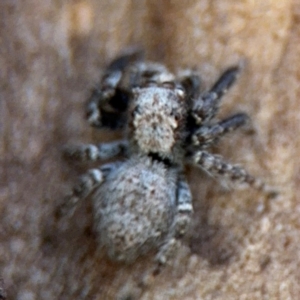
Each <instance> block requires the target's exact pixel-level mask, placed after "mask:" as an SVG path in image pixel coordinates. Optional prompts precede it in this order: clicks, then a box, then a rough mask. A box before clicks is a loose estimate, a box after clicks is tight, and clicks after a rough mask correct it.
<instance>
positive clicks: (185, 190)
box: [154, 178, 193, 274]
mask: <svg viewBox="0 0 300 300" xmlns="http://www.w3.org/2000/svg"><path fill="white" fill-rule="evenodd" d="M192 212H193V206H192V195H191V192H190V189H189V186H188V184H187V182H186V180H185V179H183V178H181V179H180V181H179V182H178V188H177V201H176V214H175V217H174V221H173V224H172V230H171V233H170V235H169V238H168V239H167V241H166V243H165V244H164V245H162V247H161V249H160V251H159V252H158V254H157V255H156V258H155V261H156V262H157V268H156V269H155V271H154V273H155V274H158V273H159V272H160V270H161V268H162V267H163V266H164V265H165V264H166V263H167V262H168V261H169V259H170V258H171V257H172V256H173V254H174V252H175V251H176V249H177V248H178V246H179V245H180V239H181V238H182V237H183V236H184V235H185V233H186V231H187V229H188V226H189V223H190V220H191V214H192Z"/></svg>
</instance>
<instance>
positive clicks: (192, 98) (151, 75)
mask: <svg viewBox="0 0 300 300" xmlns="http://www.w3.org/2000/svg"><path fill="white" fill-rule="evenodd" d="M238 70H239V69H238V68H236V67H233V68H229V69H227V70H226V71H225V72H224V73H223V74H222V75H221V76H220V78H219V79H218V80H217V82H216V83H215V84H214V85H213V87H212V88H211V89H210V90H209V91H207V92H202V91H201V90H200V79H199V76H198V74H197V73H196V72H195V71H190V70H185V71H180V72H178V74H177V75H176V74H173V73H171V72H170V71H168V69H167V68H166V67H165V66H163V65H161V64H157V63H147V62H143V61H141V60H140V59H139V58H138V55H136V53H135V52H133V53H129V54H125V55H123V56H120V57H119V58H117V59H116V60H114V61H113V62H112V63H111V64H110V65H109V66H108V68H107V71H106V73H105V74H104V76H103V77H102V79H101V82H100V85H99V87H98V88H97V89H95V90H94V91H93V93H92V96H91V98H90V99H89V103H88V106H87V119H88V121H89V123H90V124H91V125H92V126H94V127H109V128H111V129H116V128H119V129H122V130H123V131H124V139H123V140H119V141H115V142H112V143H102V144H99V145H81V146H75V147H74V146H73V147H68V148H67V149H66V152H65V154H66V156H67V157H68V158H69V159H79V160H82V161H97V160H104V159H110V158H113V157H115V156H117V155H123V156H124V157H125V160H123V161H116V162H114V163H110V164H104V165H103V166H101V167H99V168H97V169H91V170H89V172H88V173H87V174H86V175H84V176H82V177H81V179H80V183H79V184H78V185H77V186H75V187H74V189H73V192H72V193H71V194H70V195H69V196H68V199H67V201H66V202H65V204H64V205H63V206H62V207H61V209H60V211H61V212H63V211H66V210H70V211H71V209H72V208H73V207H74V206H75V204H76V203H77V202H78V201H79V200H81V199H84V198H85V197H86V196H87V195H89V194H92V197H91V200H92V202H93V208H94V227H95V231H96V232H97V234H98V237H99V243H100V245H101V246H103V247H104V248H106V251H107V253H108V255H109V256H110V258H112V259H114V260H118V261H124V262H132V261H134V260H135V259H136V258H137V257H138V256H140V255H143V254H145V253H147V252H149V251H156V252H157V255H156V262H157V263H158V264H159V265H163V264H164V263H165V262H166V261H167V260H168V259H169V258H170V256H171V255H172V253H173V251H174V250H175V249H176V246H177V245H178V243H179V242H180V239H181V237H182V236H183V235H184V234H185V232H186V231H187V228H188V224H189V221H190V217H191V213H192V211H193V206H192V197H191V193H190V190H189V186H188V183H187V181H186V178H185V174H184V169H185V168H184V166H185V165H186V164H194V165H197V166H199V167H201V168H202V169H204V170H205V171H207V172H209V173H210V174H212V175H214V176H219V177H222V178H225V179H226V180H228V181H230V182H233V183H244V184H248V185H249V186H252V187H255V188H257V189H260V190H266V186H265V185H264V184H263V183H262V182H261V181H260V180H258V179H256V178H255V177H253V176H251V175H249V174H248V173H247V172H246V171H245V170H244V169H243V168H241V167H240V166H236V165H232V164H230V163H227V162H226V161H225V160H224V159H223V158H222V157H220V156H218V155H215V154H212V153H210V152H208V151H207V149H208V148H209V147H210V146H211V145H212V144H214V143H215V142H216V141H217V140H218V139H219V138H220V137H222V136H223V135H224V134H226V133H228V132H230V131H232V130H235V129H237V128H239V127H241V126H242V125H244V124H245V123H246V122H247V120H248V117H247V115H246V114H244V113H238V114H234V115H232V116H230V117H228V118H226V119H225V120H222V121H216V120H215V117H216V115H217V113H218V110H219V105H220V100H221V98H222V96H223V95H224V93H225V92H226V91H227V90H228V89H229V88H230V86H231V85H232V84H233V83H234V81H235V80H236V77H237V74H238Z"/></svg>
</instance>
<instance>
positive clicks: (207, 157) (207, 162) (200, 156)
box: [191, 150, 277, 197]
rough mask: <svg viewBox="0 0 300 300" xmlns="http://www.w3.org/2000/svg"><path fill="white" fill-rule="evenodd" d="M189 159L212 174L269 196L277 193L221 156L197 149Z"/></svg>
mask: <svg viewBox="0 0 300 300" xmlns="http://www.w3.org/2000/svg"><path fill="white" fill-rule="evenodd" d="M191 160H192V162H193V163H194V164H196V165H198V166H199V167H201V168H202V169H203V170H205V171H207V172H208V173H209V174H212V175H213V176H216V177H219V178H225V179H226V180H228V181H230V182H232V183H234V184H238V185H243V184H246V185H247V186H250V187H252V188H254V189H256V190H259V191H262V192H264V193H266V194H267V195H268V196H270V197H273V196H275V195H276V194H277V191H275V190H274V189H273V188H272V187H270V186H268V185H266V184H265V183H264V182H263V181H262V180H260V179H259V178H255V177H254V176H252V175H250V174H249V173H248V172H247V171H246V170H245V169H244V168H242V167H240V166H237V165H232V164H230V163H227V162H226V161H225V160H224V159H223V158H222V157H221V156H218V155H214V154H211V153H209V152H206V151H202V150H199V151H196V152H195V153H194V154H192V155H191Z"/></svg>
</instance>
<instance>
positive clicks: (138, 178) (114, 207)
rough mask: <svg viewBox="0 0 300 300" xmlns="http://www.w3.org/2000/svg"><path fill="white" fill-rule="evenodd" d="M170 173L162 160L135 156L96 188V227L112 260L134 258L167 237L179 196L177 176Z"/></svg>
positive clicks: (153, 247)
mask: <svg viewBox="0 0 300 300" xmlns="http://www.w3.org/2000/svg"><path fill="white" fill-rule="evenodd" d="M168 173H170V171H169V170H167V169H166V168H165V167H164V165H163V164H162V163H158V162H154V161H152V159H150V158H148V157H135V158H133V159H131V160H129V161H128V162H126V163H124V164H123V165H121V166H120V167H119V168H117V169H116V170H115V171H113V172H112V173H111V174H110V176H109V177H108V178H107V180H106V182H105V183H104V184H103V185H101V186H100V187H99V188H98V189H97V190H96V192H95V194H94V196H93V205H94V212H95V229H96V232H97V233H98V234H99V239H100V244H101V245H102V246H104V247H105V248H106V249H107V251H108V255H109V256H110V257H111V258H112V259H113V260H117V261H125V262H130V261H133V260H134V259H135V258H136V257H138V256H140V255H141V254H145V253H146V252H148V251H150V250H156V249H158V248H159V246H160V245H161V244H162V243H163V242H164V240H165V239H166V235H167V233H168V232H169V228H170V226H171V224H172V221H173V217H174V215H173V212H174V207H175V196H176V195H175V194H176V193H175V191H176V189H175V178H174V177H175V176H172V175H171V176H169V174H168ZM167 175H168V176H167ZM170 187H171V188H170Z"/></svg>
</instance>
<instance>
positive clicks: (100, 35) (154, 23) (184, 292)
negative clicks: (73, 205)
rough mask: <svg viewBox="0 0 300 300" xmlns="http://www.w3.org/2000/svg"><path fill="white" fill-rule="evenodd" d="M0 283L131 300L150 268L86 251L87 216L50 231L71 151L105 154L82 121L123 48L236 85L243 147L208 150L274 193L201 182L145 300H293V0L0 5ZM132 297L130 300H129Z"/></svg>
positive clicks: (6, 1)
mask: <svg viewBox="0 0 300 300" xmlns="http://www.w3.org/2000/svg"><path fill="white" fill-rule="evenodd" d="M0 22H1V27H0V43H1V44H0V53H1V55H0V76H1V80H0V100H1V102H0V136H1V141H0V157H1V173H0V176H1V177H0V217H1V227H0V275H1V276H2V277H3V279H4V282H5V288H6V290H7V294H8V298H9V299H22V300H31V299H116V298H117V299H122V300H125V299H127V300H129V299H134V296H136V295H137V291H136V289H135V288H134V283H135V282H136V280H137V278H139V277H140V275H141V274H143V273H144V272H145V271H146V270H148V269H149V268H150V267H151V257H149V258H145V259H141V261H138V262H136V263H135V264H134V265H133V266H130V267H125V266H120V265H117V264H112V263H110V262H108V261H107V260H105V259H104V258H103V257H102V255H101V254H99V253H98V252H97V245H96V243H95V239H94V235H93V233H92V232H91V229H90V228H91V222H92V221H91V211H90V206H89V204H88V203H86V204H83V205H81V206H80V208H78V211H77V213H76V214H75V216H74V217H73V218H72V219H65V220H63V221H61V222H60V223H59V224H57V223H55V222H54V219H53V214H52V211H53V209H54V208H55V206H56V205H58V204H59V203H61V201H62V198H63V195H64V194H66V192H67V191H68V190H69V188H70V186H71V185H72V183H74V181H75V178H76V176H77V175H78V174H80V173H81V172H83V171H84V169H85V168H83V167H81V166H70V165H68V164H67V163H65V162H64V161H63V160H62V159H61V147H62V146H63V145H65V144H67V143H70V142H88V141H90V142H98V141H108V140H111V139H113V138H115V137H116V136H117V135H118V134H111V133H109V132H106V131H99V132H96V131H94V130H92V129H90V128H89V127H88V126H87V123H86V122H85V120H84V112H83V104H84V103H85V99H86V97H87V95H88V94H89V90H90V88H91V87H92V86H93V85H94V84H95V83H96V82H97V80H98V79H99V76H100V70H101V69H102V67H103V66H104V65H105V64H106V63H107V62H108V61H109V60H110V59H111V58H113V57H114V56H115V55H116V54H117V53H118V52H119V51H121V50H122V49H124V47H126V46H129V45H140V46H142V47H144V48H145V50H146V53H147V56H148V58H150V59H155V60H159V61H162V62H165V63H166V64H168V65H169V66H170V67H177V66H180V67H197V68H198V69H199V70H200V71H201V74H202V79H203V83H204V86H209V85H210V84H212V83H213V81H214V80H215V79H216V78H217V76H218V75H219V74H220V72H221V71H222V70H224V69H225V68H226V67H228V66H230V65H232V64H237V63H240V64H242V65H243V72H242V74H241V77H240V78H239V80H238V83H237V85H236V86H235V87H234V88H233V89H232V91H231V92H230V94H228V95H227V96H226V98H225V99H224V106H223V110H222V113H221V115H226V114H227V113H231V112H234V111H246V112H248V113H249V114H250V116H251V118H252V122H253V126H254V129H255V132H254V134H252V135H248V134H246V133H245V132H243V131H242V132H240V133H236V134H233V135H232V136H231V137H230V138H228V139H225V140H224V141H222V142H221V144H220V145H219V147H218V148H219V152H220V153H221V154H222V155H224V156H225V157H226V158H228V160H229V161H234V162H237V163H242V164H243V165H245V166H246V167H247V169H249V170H250V171H251V172H252V173H253V174H257V175H258V176H260V177H262V178H264V180H266V181H267V182H270V183H272V184H273V185H275V186H276V187H278V189H280V190H281V195H280V196H279V197H278V198H277V199H273V200H268V199H266V198H265V196H264V195H262V194H260V193H258V192H255V191H253V190H246V191H228V190H226V189H224V188H223V187H222V186H220V185H218V184H217V183H216V182H215V181H214V180H213V179H211V178H207V177H206V176H205V175H204V174H202V173H201V172H200V171H199V170H194V169H192V170H191V171H190V173H189V180H190V184H191V188H192V191H193V195H194V206H195V214H194V217H193V224H192V228H191V231H190V233H189V235H188V237H187V239H186V241H185V245H184V246H183V247H182V248H181V249H180V251H179V253H178V255H177V256H176V257H175V258H174V260H173V261H172V264H171V265H170V266H169V267H167V268H166V269H165V270H164V271H163V273H162V274H161V275H160V276H159V278H158V279H157V280H156V281H155V282H154V283H153V285H152V286H151V287H150V288H149V289H148V290H147V291H145V293H144V295H143V296H142V299H144V300H145V299H300V296H299V295H300V252H299V251H300V249H299V248H300V247H299V245H300V232H299V227H300V218H299V215H300V203H299V196H298V194H299V183H300V182H299V179H300V177H299V166H300V164H299V162H300V156H299V148H300V143H299V128H300V125H299V121H300V107H299V104H300V93H299V91H300V88H299V83H298V81H299V79H300V78H299V77H300V71H298V70H300V63H299V58H300V56H299V54H300V44H299V42H300V24H299V23H300V3H299V1H296V0H276V1H274V0H265V1H260V0H253V1H251V0H244V1H232V0H213V1H212V0H198V1H195V0H187V1H182V0H174V1H171V0H169V1H157V0H152V1H151V0H148V1H147V0H131V1H130V0H123V1H116V0H111V1H108V0H102V1H99V0H98V1H97V0H86V1H75V0H69V1H58V0H52V1H50V0H44V1H37V0H26V1H24V0H23V1H22V0H15V1H12V0H2V1H1V2H0ZM130 295H132V297H131V298H130Z"/></svg>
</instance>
